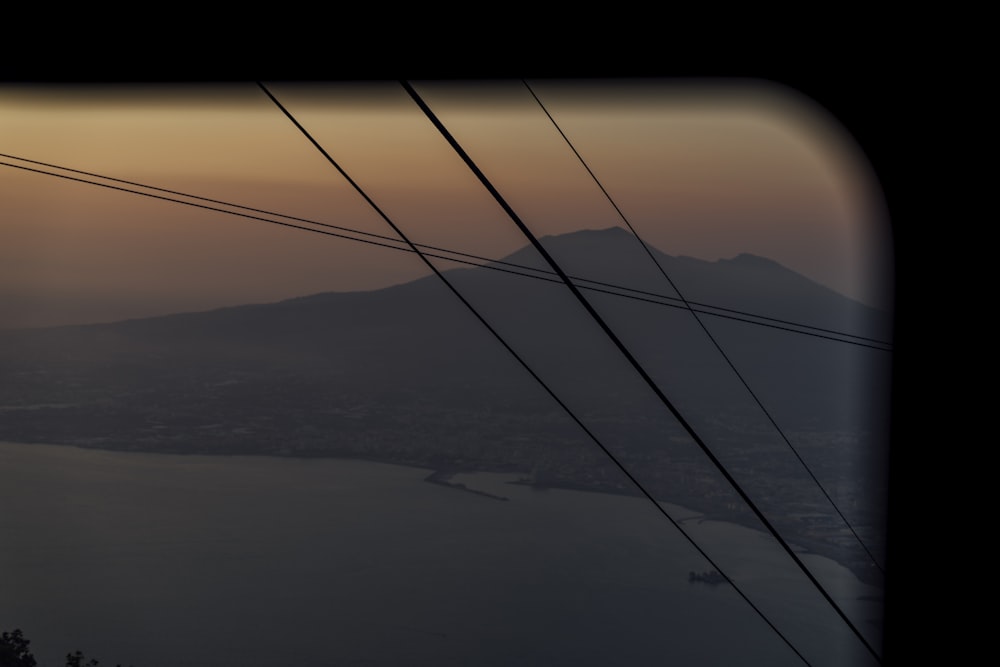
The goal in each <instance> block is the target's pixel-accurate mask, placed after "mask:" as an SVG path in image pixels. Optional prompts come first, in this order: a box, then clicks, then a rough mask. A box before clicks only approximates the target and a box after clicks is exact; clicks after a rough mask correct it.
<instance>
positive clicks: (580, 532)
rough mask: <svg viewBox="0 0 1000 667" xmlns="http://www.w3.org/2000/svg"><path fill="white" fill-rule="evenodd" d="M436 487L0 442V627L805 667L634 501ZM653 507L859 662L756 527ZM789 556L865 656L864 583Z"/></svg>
mask: <svg viewBox="0 0 1000 667" xmlns="http://www.w3.org/2000/svg"><path fill="white" fill-rule="evenodd" d="M432 472H433V471H431V470H427V469H421V468H410V467H405V466H396V465H388V464H382V463H374V462H368V461H358V460H340V459H293V458H270V457H242V456H182V455H166V454H145V453H143V454H140V453H126V452H112V451H101V450H91V449H79V448H74V447H67V446H59V445H36V444H32V445H26V444H17V443H0V510H2V511H0V535H2V536H3V538H2V544H0V573H2V577H0V629H3V630H11V629H13V628H15V627H19V628H21V629H22V630H23V631H24V633H25V635H26V636H27V637H28V638H29V639H31V640H32V650H33V652H34V654H35V656H36V658H38V660H39V664H40V665H41V666H42V667H45V666H46V665H61V664H62V661H63V656H65V654H66V653H68V652H71V651H73V650H77V649H79V650H81V651H83V652H84V653H85V654H86V655H87V656H88V657H95V658H97V659H99V660H100V661H101V664H102V665H106V664H116V663H119V662H120V663H121V664H123V665H128V664H131V665H134V666H135V667H166V666H174V665H192V666H196V667H200V666H204V667H214V666H220V665H233V664H239V665H245V666H251V667H252V666H256V665H260V666H264V665H302V666H313V665H316V666H319V665H431V664H433V665H469V664H476V665H607V664H635V665H646V664H649V665H652V664H664V663H667V664H680V665H733V664H740V665H768V666H771V665H774V666H780V665H797V664H802V662H801V660H800V659H799V658H798V657H797V656H796V655H795V653H794V652H793V651H792V650H791V649H790V648H789V647H788V646H787V645H786V644H785V643H784V642H783V641H782V640H781V638H780V637H778V635H777V634H776V633H775V632H774V631H773V630H772V629H771V628H769V627H768V626H767V624H766V623H765V622H764V621H763V620H762V619H761V618H760V616H758V615H757V614H756V613H755V612H754V611H753V610H752V609H751V608H750V606H749V605H748V604H747V602H746V601H745V600H743V599H741V598H740V596H739V595H737V594H736V592H735V591H734V589H733V588H732V587H731V586H729V585H728V584H722V585H717V586H712V585H709V584H704V583H698V582H694V583H692V582H690V581H689V580H688V573H689V572H691V571H695V572H701V571H704V570H707V569H709V565H708V564H707V562H706V561H705V559H704V558H703V557H702V556H700V555H699V554H698V552H697V551H696V550H695V549H694V548H693V547H691V545H690V544H689V543H688V542H687V540H685V539H684V537H683V536H682V535H681V534H680V532H679V531H677V530H676V528H674V527H673V526H671V525H670V522H669V521H667V520H666V519H664V517H663V516H662V515H660V514H659V513H658V512H657V511H656V509H655V508H654V507H652V505H651V504H650V503H648V502H647V501H644V500H641V499H637V498H631V497H625V496H616V495H610V494H599V493H588V492H581V491H570V490H559V489H548V490H537V489H535V488H532V487H528V486H524V485H517V484H510V483H509V482H510V481H512V480H514V479H516V478H517V475H503V474H493V473H490V474H488V473H462V474H458V475H455V476H454V477H452V479H451V482H452V483H453V484H464V485H465V486H466V487H467V489H473V490H479V491H484V492H486V493H488V494H492V495H497V496H503V497H506V498H508V500H505V501H504V500H498V499H497V498H493V497H489V496H488V495H484V494H479V493H468V492H466V491H463V490H461V489H460V488H455V487H451V488H449V487H448V486H445V485H441V484H429V483H426V482H425V478H427V476H428V475H430V474H431V473H432ZM665 507H666V508H667V509H668V511H669V512H670V514H671V516H674V517H675V518H677V519H678V520H681V521H683V525H684V528H685V529H686V530H688V531H689V533H690V535H691V536H692V537H693V538H694V539H695V540H696V541H697V542H698V543H699V544H700V545H701V546H702V547H703V548H705V549H706V551H708V552H709V553H710V555H712V557H713V559H716V562H717V563H718V564H719V566H720V567H721V568H723V571H725V572H726V573H727V574H729V575H730V576H732V577H733V578H734V580H735V581H736V582H737V584H738V585H739V587H740V590H742V591H744V592H745V593H746V594H747V596H748V597H749V598H750V599H751V600H753V601H754V603H755V604H756V605H757V606H758V607H759V608H760V609H761V610H762V611H763V612H764V613H765V615H767V616H768V618H769V619H771V621H772V623H774V625H775V626H776V627H778V628H779V629H781V631H782V633H783V634H784V635H785V636H786V637H787V638H788V640H789V641H790V642H791V643H792V644H793V645H794V646H795V647H796V648H797V649H798V650H799V651H800V652H802V653H803V655H804V656H805V657H806V658H807V659H808V660H809V662H810V663H811V664H813V665H831V666H833V665H855V664H857V665H867V664H873V662H874V661H873V660H872V659H871V658H870V656H868V655H867V652H866V651H865V650H864V649H863V648H862V647H861V646H860V643H859V642H858V640H857V639H856V638H855V637H853V636H852V635H851V634H850V632H849V631H848V630H847V628H846V626H845V624H844V623H843V622H842V620H841V619H839V618H838V617H837V616H836V615H835V614H834V613H833V612H832V611H831V610H830V608H829V606H828V605H826V604H825V602H824V601H823V600H821V599H820V597H819V595H818V594H817V593H816V592H815V591H814V590H812V589H811V588H810V587H809V586H808V585H807V584H805V583H804V582H803V579H804V578H803V577H802V575H801V573H797V572H795V571H794V570H793V569H792V568H790V567H789V565H788V562H787V556H786V555H785V554H782V553H780V552H779V551H778V550H777V548H776V547H775V546H774V545H773V543H772V542H771V540H770V539H769V538H768V537H767V536H765V535H764V534H762V533H760V532H759V531H754V530H751V529H749V528H745V527H740V526H735V525H732V524H727V523H722V522H714V521H701V520H700V517H699V515H698V514H697V513H696V512H693V511H691V510H688V509H685V508H680V507H676V506H670V505H665ZM803 558H804V559H805V560H806V561H807V564H808V565H809V566H810V568H813V569H814V571H816V572H817V576H821V578H822V580H823V581H824V582H825V583H828V584H830V590H831V591H832V594H833V595H834V597H835V598H837V599H838V601H839V602H841V603H843V605H844V608H845V611H846V612H847V613H848V614H849V615H850V616H851V617H852V618H853V619H856V623H857V624H858V625H859V627H860V628H861V630H862V632H864V633H865V634H866V636H867V637H869V640H870V641H872V642H873V643H874V644H875V646H876V648H877V646H878V642H877V639H878V634H879V632H878V623H879V620H880V618H879V616H880V612H881V606H880V604H879V603H878V602H877V600H870V599H867V598H874V597H876V596H877V593H878V592H877V591H875V590H873V589H871V588H870V587H866V586H864V585H863V584H861V583H860V582H858V581H857V579H856V578H854V577H853V575H851V574H850V572H848V571H847V570H846V569H844V568H842V567H840V566H839V565H837V564H836V563H834V562H832V561H829V560H828V559H825V558H821V557H818V556H813V555H804V556H803ZM820 573H821V574H820Z"/></svg>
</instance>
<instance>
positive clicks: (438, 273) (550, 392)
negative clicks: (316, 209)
mask: <svg viewBox="0 0 1000 667" xmlns="http://www.w3.org/2000/svg"><path fill="white" fill-rule="evenodd" d="M258 85H259V86H260V88H261V90H263V91H264V93H265V94H266V95H267V96H268V97H269V98H270V99H271V101H272V102H274V104H275V106H277V107H278V109H280V110H281V112H282V113H283V114H284V115H285V116H286V117H287V118H288V119H289V120H290V121H291V122H292V124H294V125H295V127H296V128H297V129H298V130H299V131H300V132H301V133H302V134H303V135H304V136H305V137H306V139H308V140H309V142H310V143H311V144H312V145H313V146H314V147H315V148H316V150H318V151H319V152H320V153H321V154H322V155H323V157H325V158H326V159H327V161H328V162H329V163H330V164H331V165H333V167H334V168H335V169H336V170H337V171H338V172H339V173H340V174H341V176H343V177H344V178H345V179H346V180H347V182H348V183H349V184H350V185H351V186H352V187H353V188H354V189H355V190H356V191H357V192H358V194H359V195H361V197H362V198H363V199H364V200H365V201H366V202H367V203H368V204H369V205H370V206H371V207H372V209H374V210H375V212H376V213H378V215H379V217H381V218H382V219H383V220H385V222H386V223H387V224H388V225H389V226H390V227H391V228H392V229H393V231H395V232H396V233H397V234H398V235H399V236H400V238H401V239H403V241H405V242H406V243H407V245H409V246H410V247H411V248H412V249H413V251H414V252H415V253H417V255H418V256H419V257H420V259H421V260H423V262H424V264H426V265H427V266H428V268H430V269H431V271H433V272H434V274H435V275H436V276H437V277H438V278H439V279H441V281H442V282H443V283H444V284H445V285H446V286H447V287H448V289H449V290H450V291H451V292H452V294H454V295H455V296H456V297H457V298H458V300H459V301H461V302H462V304H463V305H464V306H465V307H466V308H467V309H468V310H469V311H470V312H471V313H472V314H473V315H474V316H475V317H476V319H478V320H479V321H480V322H481V323H482V324H483V326H485V327H486V329H487V330H488V331H489V332H490V333H491V334H492V335H493V337H494V338H496V340H497V341H498V342H499V343H500V344H501V345H503V347H504V349H506V350H507V351H508V352H509V353H510V354H511V355H512V356H513V357H514V358H515V359H516V360H517V362H518V363H519V364H520V365H521V367H522V368H524V369H525V370H526V371H527V372H528V374H529V375H531V377H532V378H533V379H534V380H535V381H536V382H538V384H539V385H540V386H541V387H542V388H543V389H544V390H545V392H546V393H547V394H548V395H549V396H551V397H552V399H553V400H555V401H556V403H557V404H558V405H559V407H561V408H562V409H563V410H564V411H565V412H566V414H567V415H569V417H570V418H571V419H572V420H573V421H574V422H575V423H576V424H577V425H578V426H579V427H580V428H581V429H582V430H583V432H584V433H586V434H587V436H588V437H589V438H590V439H591V440H592V441H593V442H594V443H595V444H596V445H597V446H598V447H600V448H601V451H603V452H604V453H605V454H606V455H607V456H608V458H609V459H611V461H612V462H613V463H614V464H615V465H616V466H617V467H618V469H619V470H621V471H622V473H623V474H625V476H626V477H628V479H629V480H630V481H631V482H632V483H633V484H634V485H635V486H636V488H637V489H639V491H640V492H641V493H642V494H643V495H644V496H645V497H646V498H647V499H648V500H649V501H650V502H651V503H652V504H653V505H654V506H655V507H656V508H657V509H658V510H659V512H660V513H661V514H662V515H663V516H665V517H666V518H667V519H668V520H669V521H670V523H671V524H673V525H674V527H676V528H677V530H679V531H680V532H681V534H682V535H683V536H684V537H685V538H686V539H687V540H688V542H689V543H690V544H691V545H692V546H693V547H694V548H695V549H697V551H698V553H700V554H701V555H702V556H703V557H704V558H705V559H706V560H707V561H708V562H709V563H710V564H711V565H712V567H714V568H715V569H716V570H718V571H719V573H720V574H722V576H723V577H725V578H726V580H727V581H729V583H731V584H732V585H733V589H734V590H735V591H736V592H737V593H739V595H740V596H741V597H742V598H743V599H744V600H745V601H746V602H747V604H749V605H750V607H751V608H752V609H753V610H754V611H756V612H757V614H758V615H759V616H760V617H761V618H762V619H763V620H764V622H765V623H767V624H768V626H770V627H771V629H772V630H774V632H775V633H777V635H778V636H779V637H780V638H781V639H782V641H784V642H785V644H786V645H787V646H788V647H789V648H791V649H792V651H794V652H795V654H796V655H797V656H798V657H799V658H800V659H801V660H802V662H804V663H806V664H807V665H808V664H810V663H809V661H808V660H806V659H805V657H804V656H803V655H802V654H801V653H799V651H798V649H796V648H795V647H794V646H793V645H792V644H791V642H790V641H789V640H788V639H787V638H786V637H785V636H784V635H783V634H782V633H781V631H780V630H778V628H777V627H775V626H774V624H773V623H771V621H770V620H768V618H767V617H766V616H765V615H764V613H763V612H761V611H760V609H758V608H757V606H756V605H755V604H754V603H753V602H752V601H751V600H750V599H749V598H748V597H747V596H746V595H745V594H744V593H743V592H742V591H740V589H739V587H738V586H736V584H735V583H733V581H732V580H731V579H730V578H729V577H728V576H726V575H725V574H724V573H723V572H722V570H720V569H719V568H718V566H717V565H716V564H715V562H714V561H713V560H712V559H711V558H710V557H709V556H708V554H707V553H705V551H704V550H703V549H702V548H701V547H700V546H698V545H697V544H696V543H695V542H694V540H693V539H692V538H691V537H690V536H689V535H688V534H687V532H686V531H685V530H684V529H683V527H682V526H681V525H680V524H679V523H677V521H675V520H674V518H673V517H671V516H670V514H669V513H668V512H667V511H666V509H664V508H663V506H662V505H660V503H658V502H657V501H656V499H655V498H653V496H652V495H650V493H649V492H648V491H647V490H646V489H645V487H643V486H642V484H640V483H639V481H638V480H637V479H636V478H635V477H633V476H632V474H631V473H630V472H629V471H628V470H627V469H626V468H625V466H624V465H622V463H621V462H620V461H619V460H618V459H617V458H616V457H615V456H614V454H612V453H611V451H610V450H608V448H607V447H605V446H604V444H603V443H602V442H601V441H600V440H599V439H598V438H597V436H595V435H594V434H593V433H592V432H591V431H590V429H588V428H587V427H586V425H585V424H584V423H583V422H582V421H580V419H579V418H578V417H577V416H576V415H575V414H574V413H573V411H572V410H570V408H569V406H568V405H566V404H565V403H564V402H563V401H562V400H561V399H560V398H559V397H558V396H557V395H556V394H555V392H554V391H553V390H552V389H551V388H550V387H549V386H548V384H546V383H545V381H544V380H542V378H541V377H539V376H538V374H537V373H535V371H534V370H532V369H531V367H530V366H529V365H528V364H527V362H526V361H524V359H522V358H521V356H520V355H519V354H518V353H517V352H515V351H514V349H513V348H512V347H511V346H510V345H509V344H508V343H507V342H506V341H505V340H504V339H503V337H501V336H500V334H499V333H498V332H497V331H496V329H494V328H493V326H492V325H490V323H489V322H487V321H486V319H485V318H483V316H482V315H480V314H479V311H477V310H476V309H475V307H474V306H473V305H472V304H471V303H470V302H469V301H468V300H467V299H466V298H465V297H464V296H462V294H461V293H460V292H459V291H458V290H457V289H456V288H455V286H454V285H452V283H451V282H450V281H449V280H448V279H447V278H446V277H445V276H444V274H443V273H441V271H440V270H439V269H438V268H437V267H436V266H435V265H434V263H433V262H431V261H430V260H429V259H427V258H426V257H425V256H424V254H423V253H422V252H421V251H420V250H419V249H418V248H417V247H416V246H415V245H414V244H413V243H412V242H411V241H410V240H409V238H408V237H407V236H406V235H405V234H404V233H403V231H402V230H401V229H400V228H399V227H398V226H397V225H396V224H395V223H394V222H393V221H392V220H390V219H389V217H388V216H387V215H386V214H385V213H384V212H382V209H380V208H379V207H378V205H376V204H375V202H374V201H372V200H371V198H370V197H369V196H368V195H367V194H366V193H365V192H364V190H362V189H361V187H360V186H359V185H358V184H357V183H355V182H354V180H353V179H352V178H351V177H350V176H348V175H347V172H345V171H344V170H343V168H341V166H340V165H339V164H337V162H336V161H335V160H334V159H333V158H332V157H331V156H330V154H329V153H327V152H326V150H325V149H324V148H323V147H322V146H321V145H320V144H319V143H318V142H317V141H316V140H315V139H314V138H313V137H312V135H310V134H309V132H308V131H307V130H306V129H305V128H304V127H303V126H302V125H301V124H300V123H299V122H298V121H297V120H296V119H295V117H294V116H292V114H291V112H289V111H288V110H287V109H286V108H285V107H284V106H283V105H282V104H281V103H280V102H279V101H278V99H277V98H276V97H275V96H274V95H273V94H272V93H271V91H269V90H268V89H267V88H266V87H265V86H264V84H263V83H261V82H258Z"/></svg>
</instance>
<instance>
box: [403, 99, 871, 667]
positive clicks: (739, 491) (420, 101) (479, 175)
mask: <svg viewBox="0 0 1000 667" xmlns="http://www.w3.org/2000/svg"><path fill="white" fill-rule="evenodd" d="M400 83H401V84H402V86H403V88H404V89H405V90H406V92H407V93H408V94H409V95H410V97H411V98H412V99H413V101H414V102H415V103H416V104H417V106H418V107H420V109H421V111H423V112H424V115H426V116H427V118H428V120H430V121H431V123H432V124H433V125H434V127H435V128H437V130H438V132H440V133H441V135H442V136H443V137H444V138H445V140H446V141H447V142H448V143H449V144H450V145H451V147H452V148H453V149H454V150H455V152H456V153H457V154H458V155H459V157H460V158H461V159H462V161H463V162H465V164H466V166H468V167H469V169H470V170H471V171H472V172H473V174H475V176H476V177H477V178H478V179H479V181H480V183H482V184H483V186H484V187H485V188H486V189H487V191H488V192H489V193H490V194H491V195H492V196H493V198H494V199H495V200H496V202H497V203H498V204H499V205H500V207H501V208H502V209H503V210H504V212H506V213H507V216H508V217H510V219H511V220H512V221H513V222H514V224H515V225H517V227H518V229H520V230H521V233H522V234H524V236H525V237H526V238H527V239H528V240H529V241H530V242H531V245H533V246H534V247H535V250H537V251H538V253H539V254H540V255H541V256H542V257H543V258H544V259H545V261H546V262H547V263H548V264H549V266H551V267H552V270H553V271H555V272H556V273H557V274H559V277H560V278H561V279H562V281H563V283H565V284H566V286H567V287H568V288H569V290H570V292H572V294H573V296H574V297H576V300H577V301H578V302H579V303H580V305H581V306H583V308H584V309H585V310H586V311H587V313H588V314H589V315H590V317H591V318H592V319H593V320H594V322H595V323H596V324H597V325H598V326H599V327H600V328H601V330H602V331H604V333H605V335H607V337H608V338H609V339H610V340H611V342H612V343H614V345H615V347H617V348H618V350H619V351H620V352H621V354H622V355H623V356H624V357H625V359H626V360H627V361H628V362H629V364H631V366H632V367H633V368H634V369H635V371H636V372H637V373H638V374H639V376H640V377H641V378H642V379H643V381H644V382H646V384H647V385H648V386H649V388H650V389H651V390H652V391H653V393H654V394H655V395H656V397H657V398H658V399H660V402H661V403H663V405H664V406H665V407H666V408H667V409H668V410H669V411H670V413H671V414H672V415H673V416H674V418H675V419H677V421H678V423H679V424H680V425H681V427H682V428H683V429H684V430H685V431H686V432H687V433H688V435H689V436H691V438H692V439H693V440H694V441H695V444H697V445H698V447H699V448H700V449H701V450H702V452H703V453H704V454H705V455H706V456H707V457H708V458H709V460H710V461H711V462H712V464H713V465H715V467H716V469H718V471H719V472H720V473H721V474H722V476H723V477H725V478H726V481H727V482H729V484H730V485H731V486H732V487H733V489H734V490H735V491H736V492H737V494H739V496H740V498H742V499H743V502H745V503H746V504H747V507H749V508H750V510H751V511H752V512H753V513H754V515H755V516H756V517H757V518H758V520H760V522H761V523H762V524H763V525H764V527H765V528H767V530H768V532H769V533H771V535H772V536H773V537H774V539H775V540H777V542H778V544H780V545H781V547H782V549H784V550H785V552H786V553H787V554H788V556H789V557H790V558H791V559H792V561H793V562H794V563H795V564H796V565H797V566H798V567H799V569H800V570H801V571H802V573H803V574H805V575H806V578H808V579H809V581H811V582H812V584H813V585H814V586H815V587H816V590H818V591H819V593H820V594H821V595H822V596H823V597H824V598H826V600H827V602H829V603H830V605H831V606H832V607H833V608H834V610H835V611H836V612H837V614H838V615H839V616H840V617H841V619H843V621H844V622H845V623H846V624H847V625H848V627H849V628H850V629H851V631H852V632H853V633H854V634H855V636H857V638H858V639H859V640H860V641H861V643H862V644H864V646H865V648H867V649H868V651H869V653H871V654H872V656H873V657H874V658H875V659H876V660H877V661H878V662H879V663H880V664H881V662H882V659H881V658H880V657H879V655H878V653H877V652H876V651H875V649H874V648H872V646H871V644H869V643H868V640H867V639H865V637H864V635H863V634H861V631H860V630H858V628H857V627H856V626H855V625H854V623H853V622H852V621H851V619H850V618H848V617H847V614H845V613H844V611H843V610H842V609H841V608H840V605H838V604H837V602H836V600H834V599H833V597H832V596H831V595H830V594H829V593H828V592H827V591H826V589H825V588H823V586H822V585H821V584H820V583H819V581H818V580H817V579H816V577H815V575H813V573H812V572H810V571H809V568H807V567H806V566H805V563H803V562H802V560H801V559H800V558H799V557H798V555H796V553H795V551H794V550H792V547H791V546H790V545H789V544H788V542H786V541H785V539H784V538H783V537H781V535H780V534H779V533H778V531H777V529H776V528H775V527H774V526H773V525H772V524H771V522H770V520H768V518H767V517H766V516H765V515H764V513H763V512H761V510H760V509H759V508H758V507H757V504H756V503H754V502H753V500H752V499H751V498H750V496H749V495H747V493H746V491H744V490H743V488H742V487H741V486H740V485H739V483H738V482H737V481H736V479H735V478H734V477H733V476H732V474H730V472H729V471H728V470H726V468H725V466H723V465H722V462H721V461H719V459H718V458H717V457H716V456H715V454H713V453H712V451H711V450H710V449H709V448H708V446H707V445H706V444H705V442H704V441H703V440H702V439H701V437H700V436H699V435H698V434H697V433H696V432H695V430H694V428H693V427H692V426H691V424H689V423H688V421H687V420H686V419H685V418H684V416H683V415H681V413H680V412H679V411H678V410H677V408H676V407H675V406H674V404H673V403H672V402H671V401H670V399H668V398H667V396H666V395H665V394H664V393H663V391H662V390H661V389H660V388H659V386H657V384H656V383H655V382H654V381H653V379H652V378H651V377H650V376H649V374H648V373H647V372H646V370H645V369H644V368H643V367H642V365H641V364H640V363H639V362H638V360H637V359H636V358H635V357H634V356H633V355H632V353H631V352H629V350H628V348H626V347H625V344H624V343H622V341H621V339H619V338H618V336H617V335H616V334H615V332H614V331H612V330H611V328H610V327H609V326H608V324H607V323H606V322H605V321H604V319H603V318H602V317H601V316H600V315H599V314H598V313H597V311H596V310H594V307H593V306H592V305H591V304H590V302H589V301H587V299H586V298H585V297H584V296H583V294H581V293H580V290H579V289H578V288H577V287H576V285H574V284H573V282H572V281H571V280H570V279H569V277H568V276H567V275H566V274H565V272H563V270H562V269H561V268H560V267H559V265H558V264H557V263H556V261H555V260H554V259H553V258H552V256H551V255H549V253H548V251H546V250H545V248H544V247H543V246H542V244H541V243H539V241H538V239H537V238H535V235H534V234H532V233H531V230H529V229H528V227H527V226H526V225H525V224H524V222H522V221H521V219H520V218H519V217H518V215H517V214H516V213H515V212H514V210H513V209H512V208H511V207H510V205H509V204H508V203H507V201H506V200H505V199H504V198H503V197H502V196H501V195H500V193H499V192H498V191H497V189H496V188H495V187H494V186H493V184H492V183H491V182H490V181H489V179H488V178H486V175H485V174H484V173H483V172H482V171H481V170H480V169H479V167H478V166H476V164H475V162H473V160H472V158H471V157H469V154H468V153H466V152H465V150H464V149H463V148H462V147H461V145H459V143H458V141H457V140H456V139H455V138H454V137H453V136H452V134H451V133H450V132H449V131H448V129H447V128H446V127H445V126H444V125H443V124H442V123H441V121H440V120H439V119H438V118H437V116H436V115H434V112H433V111H431V109H430V107H428V106H427V104H426V102H424V100H423V99H422V98H421V97H420V95H419V94H417V91H416V90H414V88H413V86H411V85H410V84H409V82H407V81H401V82H400Z"/></svg>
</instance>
